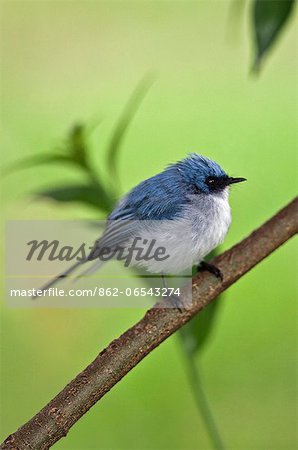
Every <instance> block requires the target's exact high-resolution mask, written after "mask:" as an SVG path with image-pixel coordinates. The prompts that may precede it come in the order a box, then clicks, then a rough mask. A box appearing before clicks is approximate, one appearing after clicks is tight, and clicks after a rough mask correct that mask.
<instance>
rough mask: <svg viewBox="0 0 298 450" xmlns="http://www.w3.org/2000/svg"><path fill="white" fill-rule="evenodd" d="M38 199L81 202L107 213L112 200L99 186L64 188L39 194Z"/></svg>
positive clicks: (78, 185)
mask: <svg viewBox="0 0 298 450" xmlns="http://www.w3.org/2000/svg"><path fill="white" fill-rule="evenodd" d="M35 195H37V196H38V197H47V198H51V199H53V200H56V201H57V202H65V203H69V202H79V203H83V204H85V205H89V206H93V207H96V208H97V209H99V210H101V211H105V212H109V211H110V210H111V200H110V199H109V198H108V197H107V196H106V193H105V192H104V191H103V190H102V189H101V187H100V186H98V185H80V184H77V185H72V186H63V187H58V188H55V189H49V190H45V191H41V192H37V193H36V194H35Z"/></svg>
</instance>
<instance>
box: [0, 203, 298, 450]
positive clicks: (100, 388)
mask: <svg viewBox="0 0 298 450" xmlns="http://www.w3.org/2000/svg"><path fill="white" fill-rule="evenodd" d="M297 213H298V198H296V199H294V200H293V201H292V202H291V203H289V204H288V205H287V206H286V207H285V208H283V209H282V210H281V211H280V212H279V213H277V214H276V215H275V216H274V217H272V218H271V219H270V220H269V221H268V222H266V223H265V224H264V225H262V226H261V227H260V228H258V229H257V230H255V231H254V232H253V233H252V234H251V235H250V236H248V237H247V238H246V239H244V240H243V241H241V242H240V243H239V244H237V245H235V246H234V247H232V248H231V249H230V250H228V251H226V252H225V253H223V254H222V255H220V256H218V257H217V258H216V259H215V260H214V261H213V263H214V264H216V266H218V267H219V268H220V270H221V271H222V273H223V276H224V281H223V282H220V281H218V280H217V279H216V278H215V277H213V276H212V275H210V274H208V273H206V272H205V273H200V274H198V275H197V276H196V277H195V278H194V279H193V284H192V293H193V303H192V305H191V306H190V307H189V308H188V309H184V310H182V311H180V310H179V309H176V308H152V309H150V310H149V311H147V313H146V314H145V316H144V317H143V319H141V320H140V321H139V322H138V323H137V324H135V325H134V326H133V327H132V328H130V329H129V330H127V331H126V332H125V333H124V334H123V335H122V336H120V337H119V338H118V339H116V340H115V341H113V342H111V344H110V345H109V346H108V347H107V348H106V349H104V350H103V351H102V352H101V353H99V355H98V356H97V357H96V358H95V360H94V361H93V362H92V363H91V364H90V365H89V366H88V367H86V369H85V370H83V372H81V373H80V374H79V375H78V376H77V377H76V378H75V379H74V380H72V381H71V382H70V383H69V384H68V385H67V386H66V387H65V388H64V389H63V390H62V391H61V392H60V393H59V394H58V395H57V396H56V397H55V398H54V399H53V400H51V401H50V403H48V404H47V405H46V406H45V407H44V408H43V409H42V410H41V411H39V412H38V413H37V414H36V415H35V416H34V417H33V418H32V419H31V420H29V422H27V423H26V424H25V425H23V426H22V427H21V428H19V429H18V430H17V431H16V432H15V433H13V434H12V435H10V436H9V437H8V438H7V439H6V440H5V442H4V443H3V444H2V445H1V446H0V449H2V450H23V449H34V450H45V449H48V448H50V447H51V446H52V445H53V444H54V443H55V442H57V441H58V440H59V439H61V438H62V437H63V436H65V435H66V434H67V432H68V431H69V429H70V428H71V427H72V426H73V425H74V424H75V423H76V422H77V421H78V420H79V419H80V418H81V417H82V416H83V415H84V414H85V413H86V412H87V411H88V409H90V408H91V406H93V405H94V404H95V403H96V402H97V401H98V400H100V399H101V397H103V396H104V395H105V394H106V393H107V392H108V391H109V390H110V389H111V388H112V387H113V386H114V385H115V384H116V383H118V381H120V380H121V378H123V377H124V376H125V375H126V374H127V373H128V372H129V371H130V370H131V369H132V368H133V367H135V366H136V365H137V364H138V363H139V362H140V361H141V360H142V359H143V358H144V357H145V356H146V355H148V354H149V353H150V352H151V351H152V350H153V349H154V348H155V347H157V346H158V345H159V344H160V343H161V342H163V341H164V340H165V339H167V337H169V336H170V335H171V334H173V333H174V332H175V331H176V330H177V329H178V328H180V327H182V325H184V324H185V323H186V322H187V321H189V320H190V319H191V318H192V317H193V316H194V315H195V314H197V313H198V312H199V311H201V310H202V309H203V308H204V307H205V306H206V305H208V304H209V303H210V302H211V301H212V300H213V299H215V298H216V297H217V296H218V294H220V293H221V292H222V291H224V290H225V289H227V288H228V287H229V286H230V285H231V284H233V283H235V281H237V280H238V279H239V278H240V277H242V276H243V275H244V274H245V273H246V272H248V271H249V270H250V269H252V268H253V267H254V266H255V265H256V264H258V263H259V262H260V261H262V260H263V259H264V258H266V257H267V256H268V255H270V253H272V252H273V251H274V250H275V249H277V248H278V247H279V246H280V245H282V244H283V243H284V242H286V241H287V240H288V239H290V238H291V237H292V236H294V235H295V234H296V233H297V231H298V214H297Z"/></svg>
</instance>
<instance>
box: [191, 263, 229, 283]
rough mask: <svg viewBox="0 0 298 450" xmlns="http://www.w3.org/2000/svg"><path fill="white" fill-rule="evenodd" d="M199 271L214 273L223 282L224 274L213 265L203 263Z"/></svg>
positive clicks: (199, 266)
mask: <svg viewBox="0 0 298 450" xmlns="http://www.w3.org/2000/svg"><path fill="white" fill-rule="evenodd" d="M197 269H198V271H200V270H207V271H208V272H210V273H212V274H213V275H214V276H216V278H219V279H220V280H221V281H223V274H222V273H221V271H220V270H219V268H218V267H216V266H214V265H213V264H210V263H208V262H206V261H201V263H200V264H199V265H198V267H197Z"/></svg>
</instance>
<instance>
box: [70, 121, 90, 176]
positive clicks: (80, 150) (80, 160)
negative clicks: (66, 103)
mask: <svg viewBox="0 0 298 450" xmlns="http://www.w3.org/2000/svg"><path fill="white" fill-rule="evenodd" d="M66 149H67V151H68V152H69V154H70V157H71V158H72V159H73V160H74V161H76V162H77V164H79V165H80V166H82V167H87V156H88V149H87V143H86V136H85V125H83V124H80V123H78V124H76V125H74V126H73V127H72V128H71V129H70V132H69V135H68V137H67V142H66Z"/></svg>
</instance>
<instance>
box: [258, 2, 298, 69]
mask: <svg viewBox="0 0 298 450" xmlns="http://www.w3.org/2000/svg"><path fill="white" fill-rule="evenodd" d="M294 3H295V0H255V1H254V2H253V32H254V38H255V57H254V64H253V70H254V71H258V70H259V69H260V66H261V63H262V61H263V59H264V56H266V55H267V53H268V51H269V50H270V49H271V48H272V46H273V45H274V44H275V42H276V40H277V38H278V37H279V36H280V34H281V31H282V30H283V29H284V27H285V25H286V24H287V22H288V21H289V18H290V16H291V14H293V11H294Z"/></svg>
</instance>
